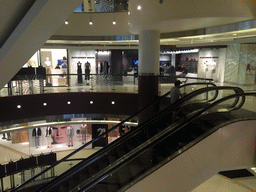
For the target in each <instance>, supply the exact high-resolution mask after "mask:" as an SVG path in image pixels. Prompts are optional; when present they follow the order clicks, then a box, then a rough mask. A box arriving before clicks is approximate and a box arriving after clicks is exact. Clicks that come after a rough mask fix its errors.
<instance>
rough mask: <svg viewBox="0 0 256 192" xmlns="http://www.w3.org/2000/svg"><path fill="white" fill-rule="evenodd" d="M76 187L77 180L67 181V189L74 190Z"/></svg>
mask: <svg viewBox="0 0 256 192" xmlns="http://www.w3.org/2000/svg"><path fill="white" fill-rule="evenodd" d="M77 185H79V178H75V179H70V180H69V181H68V189H69V190H71V189H73V188H75V187H76V186H77Z"/></svg>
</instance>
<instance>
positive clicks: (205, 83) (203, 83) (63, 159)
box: [12, 82, 216, 191]
mask: <svg viewBox="0 0 256 192" xmlns="http://www.w3.org/2000/svg"><path fill="white" fill-rule="evenodd" d="M191 85H212V86H215V87H216V85H215V84H214V83H211V82H209V83H207V82H200V83H188V84H184V85H181V86H180V88H183V87H186V86H191ZM169 94H170V91H168V92H167V93H166V94H164V95H162V96H161V97H160V98H158V99H157V100H156V101H154V102H153V103H151V104H149V105H147V106H145V107H143V108H142V109H140V110H138V111H137V112H136V113H134V114H133V115H131V116H129V117H128V118H126V119H124V120H122V121H121V122H120V123H118V124H117V125H115V126H113V127H112V128H111V129H109V130H108V131H106V132H105V133H103V134H101V135H100V136H98V137H96V138H95V139H94V140H91V141H89V142H88V143H86V144H84V145H83V146H81V147H79V148H78V149H76V150H75V151H73V152H71V153H70V154H69V155H67V156H65V157H64V158H62V159H61V160H59V161H57V162H55V163H54V164H52V165H51V166H50V167H48V168H46V169H45V170H43V171H42V172H40V173H38V174H36V175H35V176H33V177H31V178H30V179H28V180H27V181H25V182H23V183H22V184H20V185H18V186H17V187H15V188H14V189H13V190H12V191H16V190H17V189H19V188H20V187H22V186H24V185H25V184H27V183H29V182H30V181H33V180H34V179H35V178H37V177H39V176H41V175H42V174H44V173H45V172H47V171H49V170H50V169H52V168H53V167H55V166H57V165H58V164H60V163H61V162H63V161H65V160H67V159H68V158H69V157H71V156H73V155H74V154H76V153H77V152H79V151H80V150H82V149H83V148H85V147H87V146H89V145H91V144H92V143H94V142H96V141H97V140H99V139H100V138H102V137H104V136H105V135H107V134H108V133H109V132H111V131H113V130H114V129H116V128H117V127H118V126H120V125H122V124H123V123H125V122H126V121H128V120H129V119H131V118H133V117H135V116H136V115H138V114H139V113H141V112H142V111H144V110H145V109H147V108H148V107H150V106H152V105H155V104H157V103H158V102H159V101H160V100H161V99H162V98H164V97H166V96H167V95H169Z"/></svg>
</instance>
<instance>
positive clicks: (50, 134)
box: [45, 127, 52, 148]
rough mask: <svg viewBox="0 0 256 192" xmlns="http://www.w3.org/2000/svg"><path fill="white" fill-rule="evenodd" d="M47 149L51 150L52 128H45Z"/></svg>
mask: <svg viewBox="0 0 256 192" xmlns="http://www.w3.org/2000/svg"><path fill="white" fill-rule="evenodd" d="M45 137H46V138H47V148H52V127H47V128H46V135H45Z"/></svg>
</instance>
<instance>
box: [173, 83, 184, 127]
mask: <svg viewBox="0 0 256 192" xmlns="http://www.w3.org/2000/svg"><path fill="white" fill-rule="evenodd" d="M180 84H181V82H180V81H179V80H178V81H175V83H174V87H172V88H171V91H170V101H171V104H174V103H175V102H176V101H178V100H179V99H180V98H181V97H183V96H184V95H185V94H186V93H184V94H181V92H180V89H179V88H180ZM179 112H180V109H179V108H178V107H177V108H175V109H174V110H173V113H172V122H175V121H176V120H177V117H178V113H179Z"/></svg>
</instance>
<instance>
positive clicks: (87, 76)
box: [85, 61, 91, 85]
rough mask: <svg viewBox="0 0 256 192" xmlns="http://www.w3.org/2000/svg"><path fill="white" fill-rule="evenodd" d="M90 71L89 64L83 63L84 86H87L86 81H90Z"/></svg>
mask: <svg viewBox="0 0 256 192" xmlns="http://www.w3.org/2000/svg"><path fill="white" fill-rule="evenodd" d="M90 71H91V64H90V63H89V62H88V61H87V62H86V63H85V80H86V84H87V85H88V84H89V83H88V80H90Z"/></svg>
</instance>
